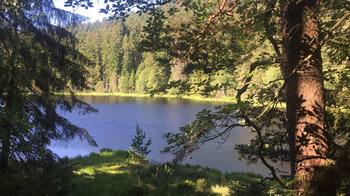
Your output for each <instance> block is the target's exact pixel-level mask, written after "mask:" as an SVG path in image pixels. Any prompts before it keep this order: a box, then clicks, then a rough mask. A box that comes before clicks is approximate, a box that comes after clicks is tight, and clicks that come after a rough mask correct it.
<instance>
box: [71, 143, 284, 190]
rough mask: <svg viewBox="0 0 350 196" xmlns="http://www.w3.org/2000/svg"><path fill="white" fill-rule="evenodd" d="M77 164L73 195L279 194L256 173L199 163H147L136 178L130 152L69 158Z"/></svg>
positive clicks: (109, 152) (72, 185) (273, 186)
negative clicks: (204, 166) (262, 181)
mask: <svg viewBox="0 0 350 196" xmlns="http://www.w3.org/2000/svg"><path fill="white" fill-rule="evenodd" d="M70 163H71V164H73V165H75V166H74V167H76V170H75V172H74V173H75V174H74V177H73V178H72V180H71V185H70V186H71V188H70V190H71V193H70V195H94V196H95V195H269V194H275V193H278V192H279V190H278V189H277V188H276V187H277V186H276V185H275V184H274V183H272V182H269V181H265V183H261V180H262V179H263V177H262V176H260V175H257V174H253V173H221V172H220V171H219V170H216V169H210V168H203V167H200V166H191V165H180V166H174V165H172V164H159V163H150V162H148V161H146V163H145V164H144V165H143V166H142V170H141V175H140V179H141V183H138V181H137V176H138V173H137V169H136V167H135V164H136V163H135V161H134V160H133V159H132V158H131V157H130V155H129V153H128V152H127V151H122V150H119V151H112V150H109V149H104V150H101V152H100V153H91V154H90V155H89V156H85V157H80V156H79V157H76V158H73V159H70Z"/></svg>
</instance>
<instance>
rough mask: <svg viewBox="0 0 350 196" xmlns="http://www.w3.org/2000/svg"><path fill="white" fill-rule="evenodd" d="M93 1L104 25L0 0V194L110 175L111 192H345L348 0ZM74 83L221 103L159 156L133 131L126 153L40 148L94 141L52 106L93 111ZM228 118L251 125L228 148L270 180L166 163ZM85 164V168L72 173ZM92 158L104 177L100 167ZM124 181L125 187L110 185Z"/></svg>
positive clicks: (73, 0)
mask: <svg viewBox="0 0 350 196" xmlns="http://www.w3.org/2000/svg"><path fill="white" fill-rule="evenodd" d="M104 3H105V4H106V7H105V9H101V12H102V13H105V14H109V16H110V20H109V21H107V20H105V21H103V22H96V23H82V22H83V21H84V20H86V18H84V17H81V16H79V15H77V14H74V13H70V12H68V11H64V10H61V9H57V8H56V7H55V5H54V2H53V1H52V0H43V1H40V0H32V1H31V0H5V1H1V2H0V9H1V12H0V27H1V29H0V45H1V48H0V57H1V58H0V59H1V63H0V68H1V72H0V101H1V103H0V144H1V145H0V146H1V153H0V180H1V182H4V183H0V190H1V192H3V193H4V194H5V195H37V194H38V192H40V193H42V195H50V194H51V195H58V194H69V193H70V190H71V189H72V188H73V189H74V187H75V188H76V189H75V191H76V192H77V193H78V192H79V191H84V190H79V189H80V188H81V187H82V188H81V189H85V188H86V187H89V186H90V185H91V184H98V183H97V182H104V181H108V180H109V179H115V181H113V182H115V183H116V184H110V185H109V186H108V187H107V188H106V189H110V190H111V192H112V193H114V194H121V192H120V191H122V192H123V191H126V192H123V193H124V194H134V195H140V194H152V193H153V194H160V195H164V194H169V193H173V194H174V195H176V194H180V195H181V194H184V192H181V191H184V190H186V191H187V190H190V191H189V192H185V194H199V195H206V194H209V192H210V190H211V188H213V187H214V186H215V185H219V186H221V185H222V186H225V188H227V187H229V188H230V189H231V191H230V192H229V193H228V194H237V195H240V194H241V195H244V194H246V195H262V194H265V195H267V194H270V195H271V194H274V193H276V194H286V195H287V194H290V195H344V194H350V188H349V187H350V183H349V182H350V167H349V164H348V162H349V161H350V160H349V156H348V155H349V153H350V134H349V133H350V130H349V127H350V125H349V114H350V112H349V111H350V97H349V95H350V92H349V91H350V89H349V86H350V76H349V75H350V67H349V66H350V64H349V58H350V50H349V48H350V37H349V35H350V33H349V30H350V28H349V25H350V23H349V18H350V5H349V4H348V2H347V1H346V0H334V1H323V0H312V1H307V0H298V1H297V0H273V1H266V0H257V1H237V2H233V1H229V0H222V1H210V0H184V1H177V2H170V1H169V0H157V1H139V0H135V1H122V0H105V1H104ZM66 7H73V8H74V9H75V8H79V7H83V8H86V11H89V7H93V3H92V2H91V1H89V0H67V1H66ZM135 9H136V10H135ZM132 10H134V11H132ZM135 12H136V13H135ZM78 92H101V93H104V92H106V93H108V92H121V93H141V94H148V93H150V94H152V95H153V94H156V93H158V94H175V95H178V96H182V95H202V96H206V97H208V96H211V97H231V98H232V100H233V102H232V103H231V104H227V105H223V106H217V107H215V109H214V110H203V111H201V112H199V113H198V114H197V115H196V119H195V120H194V121H192V122H190V123H189V124H187V125H185V126H183V127H180V128H179V130H178V131H174V132H170V133H168V134H166V135H165V136H164V137H165V139H166V141H167V143H168V147H166V148H165V149H163V150H162V152H163V153H171V154H172V155H174V160H173V162H172V163H171V164H166V163H164V164H151V163H150V162H149V161H148V160H147V159H146V158H145V156H146V155H147V154H148V152H149V151H148V150H147V146H148V145H150V143H151V140H149V142H146V143H145V144H144V141H143V139H145V135H144V133H143V132H142V131H141V129H140V128H139V127H137V134H136V136H135V138H134V140H133V144H132V145H131V146H132V147H134V150H130V151H129V152H126V151H117V152H114V151H111V150H109V149H105V150H102V151H101V153H100V154H96V153H95V154H94V153H93V154H91V155H90V157H85V158H81V157H78V158H76V159H73V160H68V159H61V158H59V157H58V156H57V155H55V154H54V153H53V152H51V151H50V150H49V149H48V148H47V147H48V146H49V145H50V143H51V141H53V140H59V141H69V140H71V139H73V138H74V137H76V136H78V137H80V138H82V139H85V140H87V141H88V142H89V143H90V144H91V145H97V144H96V142H95V141H94V139H93V138H92V137H91V136H90V135H89V133H88V131H87V130H85V129H83V128H80V127H78V126H76V125H74V124H72V123H71V122H70V121H69V119H66V118H64V117H63V116H62V115H61V113H60V112H71V111H72V110H73V109H76V110H79V111H80V113H82V114H86V113H91V112H97V111H96V110H95V109H94V108H92V107H91V106H90V105H88V104H87V103H84V102H82V101H80V100H79V99H78V98H77V97H76V93H78ZM236 127H247V128H249V130H250V131H251V132H252V133H253V134H254V138H253V139H252V140H251V141H250V143H249V144H239V145H236V146H235V147H234V149H235V150H236V151H237V152H238V153H239V157H240V158H241V159H245V160H247V161H248V162H249V163H252V164H254V163H257V162H261V163H263V164H264V165H265V166H266V168H267V169H268V170H269V172H270V176H268V177H266V178H262V177H261V176H256V175H249V174H247V175H245V177H243V178H242V179H241V180H239V179H238V178H237V176H236V175H237V174H232V176H231V175H229V174H226V175H223V174H221V173H220V172H219V173H220V174H218V172H217V171H211V170H207V171H205V172H203V171H202V169H201V168H194V170H193V168H192V169H188V168H187V166H186V167H178V164H179V163H181V161H182V160H183V159H185V158H186V157H187V156H189V155H190V154H191V153H192V152H194V151H195V150H197V149H199V148H200V147H201V146H202V145H204V144H205V143H207V142H210V141H212V140H215V139H221V140H222V142H225V141H226V140H227V138H228V137H229V136H230V132H231V131H232V130H233V129H234V128H236ZM143 144H144V146H142V145H143ZM138 149H139V150H138ZM104 156H105V158H103V157H104ZM106 157H110V158H111V159H109V158H106ZM76 160H79V161H80V163H74V161H76ZM89 161H90V163H86V162H89ZM94 161H95V162H96V165H95V163H93V162H94ZM101 161H106V162H110V161H112V162H115V163H116V165H108V166H106V165H104V163H101ZM74 164H78V165H79V166H80V167H81V168H80V169H79V168H78V169H77V168H75V167H74ZM279 164H280V165H282V164H287V165H289V166H290V168H289V171H282V170H281V169H280V168H279V167H278V165H279ZM86 165H91V166H89V167H90V169H89V167H88V169H87V170H84V169H83V168H82V167H84V166H86ZM101 165H102V166H101ZM105 166H106V167H105ZM100 167H102V170H110V172H111V173H108V172H106V173H104V174H102V175H100V173H98V171H101V168H100ZM109 167H110V168H109ZM189 168H191V167H189ZM85 169H86V168H85ZM91 171H93V172H91ZM84 172H85V173H84ZM89 172H90V173H91V175H90V174H88V173H89ZM119 172H121V173H123V172H125V173H127V175H116V173H119ZM182 172H183V173H182ZM179 173H181V174H182V176H178V175H177V174H179ZM91 176H92V177H91ZM149 176H151V177H150V178H148V177H149ZM184 176H185V179H183V177H184ZM238 176H239V175H238ZM81 177H82V178H81ZM85 177H86V178H85ZM95 177H96V178H95ZM194 177H195V178H194ZM119 178H120V179H122V180H120V179H119ZM146 178H147V180H143V179H146ZM91 179H92V180H91ZM135 179H136V180H135ZM206 180H207V181H206ZM270 180H271V181H270ZM95 182H96V183H95ZM123 182H124V183H126V185H125V184H124V185H125V186H124V188H123V189H120V188H119V189H118V188H113V186H116V187H118V185H119V184H120V185H123ZM160 182H165V186H164V185H162V184H161V183H160ZM243 182H245V183H243ZM206 183H208V184H206ZM207 185H208V186H207ZM77 187H80V188H77ZM84 187H85V188H84ZM101 187H102V186H101ZM130 187H131V188H130ZM258 187H259V189H258ZM95 188H97V189H98V188H99V187H95ZM170 190H171V191H170ZM118 191H119V192H118ZM73 192H74V191H71V193H73ZM211 193H212V192H211ZM212 194H214V193H212Z"/></svg>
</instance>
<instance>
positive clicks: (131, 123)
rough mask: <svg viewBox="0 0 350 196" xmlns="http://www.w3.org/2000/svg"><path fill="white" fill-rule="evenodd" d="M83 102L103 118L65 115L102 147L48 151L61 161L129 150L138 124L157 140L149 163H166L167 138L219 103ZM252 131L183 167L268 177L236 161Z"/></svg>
mask: <svg viewBox="0 0 350 196" xmlns="http://www.w3.org/2000/svg"><path fill="white" fill-rule="evenodd" d="M79 98H80V99H81V100H83V101H85V102H87V103H89V104H91V105H92V106H93V107H94V108H96V109H98V110H99V112H98V113H93V114H88V115H85V116H82V115H79V114H78V111H73V112H72V113H64V114H63V116H65V117H66V118H67V119H69V120H70V121H71V122H72V123H74V124H76V125H78V126H80V127H82V128H85V129H87V130H88V131H89V133H90V135H91V136H92V137H94V139H95V140H96V142H97V144H98V145H99V146H98V147H92V146H90V145H88V144H87V142H86V141H81V140H80V139H79V138H75V139H74V140H72V141H69V142H68V143H66V142H53V143H52V144H51V146H50V147H49V148H50V149H51V150H52V151H53V152H55V153H56V154H58V155H59V156H60V157H64V156H68V157H75V156H78V155H82V156H83V155H87V154H89V153H90V152H98V151H99V150H100V149H101V148H110V149H113V150H118V149H123V150H127V149H128V148H129V147H130V145H131V143H132V141H131V139H132V138H133V136H134V134H135V132H136V124H139V126H140V128H141V129H142V130H144V131H145V132H146V136H147V138H148V137H151V138H152V144H151V146H150V149H151V153H150V154H149V155H148V156H147V157H148V158H149V159H150V160H154V161H157V162H166V161H169V160H171V155H169V154H162V153H160V151H161V150H162V149H164V148H165V147H166V145H167V144H166V141H165V139H164V138H163V134H165V133H167V132H176V131H178V129H179V127H181V126H183V125H186V124H188V123H189V122H190V121H192V120H194V119H195V115H196V113H198V112H199V111H201V110H202V109H204V108H206V109H213V108H214V106H215V105H219V104H223V103H220V102H206V101H195V100H189V99H175V98H151V97H117V96H81V97H79ZM252 137H253V136H252V133H250V132H249V131H248V129H244V128H236V129H234V130H233V131H232V132H231V134H230V136H229V138H228V140H227V141H226V143H224V144H223V145H220V144H219V143H218V141H213V142H210V143H207V144H205V145H203V146H202V148H200V149H199V150H197V151H195V152H194V153H193V154H192V155H191V156H190V157H188V158H187V159H186V160H185V161H184V162H183V163H189V164H199V165H201V166H206V167H212V168H217V169H219V170H221V171H223V172H224V171H227V172H233V171H235V172H247V171H250V172H255V173H260V174H262V175H267V174H268V171H267V169H266V168H265V167H264V166H263V165H261V164H258V165H247V164H246V162H245V161H240V160H237V156H238V154H237V152H235V151H234V150H233V147H234V145H235V144H241V143H248V142H249V140H250V139H251V138H252Z"/></svg>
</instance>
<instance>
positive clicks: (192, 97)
mask: <svg viewBox="0 0 350 196" xmlns="http://www.w3.org/2000/svg"><path fill="white" fill-rule="evenodd" d="M58 94H68V93H58ZM74 94H75V95H76V96H116V97H117V96H118V97H151V94H150V93H149V94H142V93H99V92H75V93H74ZM153 97H155V98H173V99H190V100H194V101H208V102H222V103H229V104H236V103H237V102H236V100H235V98H234V97H228V96H226V97H220V98H215V97H204V96H200V95H175V94H154V95H153ZM267 104H268V103H267ZM254 106H261V105H256V104H254ZM275 107H276V108H286V106H285V103H283V104H278V105H277V106H275ZM326 110H328V111H331V112H334V111H337V110H339V111H341V112H345V113H347V114H350V110H348V109H345V108H331V107H327V106H326Z"/></svg>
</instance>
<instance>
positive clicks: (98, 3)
mask: <svg viewBox="0 0 350 196" xmlns="http://www.w3.org/2000/svg"><path fill="white" fill-rule="evenodd" d="M65 1H66V0H54V3H55V6H56V7H57V8H60V9H64V10H67V11H70V12H74V13H77V14H80V15H83V16H87V17H89V18H90V20H89V22H95V21H102V20H103V18H106V17H107V15H106V14H102V13H99V11H100V9H101V8H105V4H104V3H103V0H90V1H91V2H93V5H94V7H93V8H89V9H85V8H82V7H80V8H78V9H75V10H73V8H72V7H68V8H67V7H64V2H65Z"/></svg>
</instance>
